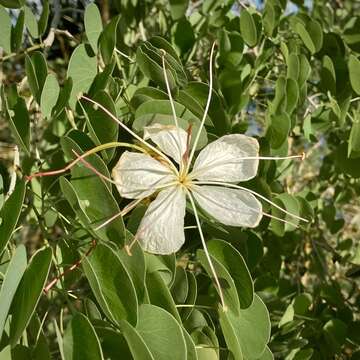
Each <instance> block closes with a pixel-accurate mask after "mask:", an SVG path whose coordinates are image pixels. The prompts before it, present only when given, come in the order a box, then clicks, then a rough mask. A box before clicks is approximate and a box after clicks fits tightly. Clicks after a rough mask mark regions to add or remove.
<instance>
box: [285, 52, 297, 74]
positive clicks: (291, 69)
mask: <svg viewBox="0 0 360 360" xmlns="http://www.w3.org/2000/svg"><path fill="white" fill-rule="evenodd" d="M287 67H288V68H287V78H288V79H293V80H295V81H297V80H298V78H299V73H300V63H299V58H298V56H297V54H296V53H291V54H290V55H289V56H288V59H287Z"/></svg>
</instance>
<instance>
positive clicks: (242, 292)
mask: <svg viewBox="0 0 360 360" xmlns="http://www.w3.org/2000/svg"><path fill="white" fill-rule="evenodd" d="M207 246H208V250H209V253H210V254H211V255H212V256H213V257H214V258H215V259H216V260H217V261H219V262H220V263H221V264H222V265H223V266H224V267H225V268H226V269H227V270H228V272H229V274H230V275H231V277H232V279H233V280H234V283H235V287H236V290H237V293H238V297H239V300H240V308H241V309H246V308H248V307H249V306H250V305H251V304H252V302H253V299H254V285H253V282H252V279H251V275H250V272H249V270H248V268H247V266H246V263H245V260H244V259H243V257H242V256H241V254H240V253H239V252H238V251H237V250H236V249H235V248H234V247H233V246H232V245H231V244H229V243H227V242H226V241H223V240H211V241H209V242H208V243H207Z"/></svg>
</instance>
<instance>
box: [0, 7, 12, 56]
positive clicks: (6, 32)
mask: <svg viewBox="0 0 360 360" xmlns="http://www.w3.org/2000/svg"><path fill="white" fill-rule="evenodd" d="M1 4H2V5H4V4H3V3H1ZM5 6H6V5H5ZM0 33H1V36H0V48H3V49H4V51H5V52H6V53H8V54H10V53H11V20H10V16H9V14H8V12H7V11H6V10H5V8H4V7H2V6H1V5H0Z"/></svg>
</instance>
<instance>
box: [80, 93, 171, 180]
mask: <svg viewBox="0 0 360 360" xmlns="http://www.w3.org/2000/svg"><path fill="white" fill-rule="evenodd" d="M81 99H84V100H86V101H88V102H90V103H92V104H94V105H95V106H97V107H99V108H100V109H101V110H102V111H103V112H104V113H105V114H107V115H108V116H109V117H110V118H111V119H112V120H114V121H115V122H116V123H117V124H119V125H120V126H121V127H122V128H123V129H124V130H125V131H127V132H128V133H129V134H130V135H131V136H133V137H134V138H135V139H136V140H138V141H140V142H141V143H142V144H144V145H146V146H147V147H148V148H150V149H151V150H152V151H154V152H155V153H157V154H158V155H159V156H161V157H162V158H163V159H164V160H165V161H166V162H167V163H168V164H169V165H170V167H171V168H172V169H173V171H174V173H175V174H178V170H177V168H176V167H175V165H174V164H173V163H172V161H171V160H170V159H169V158H168V157H167V156H166V155H165V154H164V153H162V152H161V151H160V150H158V149H157V148H156V147H155V146H152V145H151V144H149V143H148V142H147V141H145V140H144V139H143V138H141V137H140V136H139V135H138V134H136V133H135V132H134V131H132V130H131V129H130V128H129V127H128V126H126V125H125V124H124V123H123V122H121V121H120V120H119V119H118V118H117V117H116V116H114V115H113V114H112V113H111V112H110V111H109V110H108V109H107V108H106V107H104V106H103V105H101V104H99V103H98V102H96V101H95V100H93V99H90V98H88V97H86V96H84V95H82V96H81Z"/></svg>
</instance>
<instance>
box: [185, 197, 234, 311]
mask: <svg viewBox="0 0 360 360" xmlns="http://www.w3.org/2000/svg"><path fill="white" fill-rule="evenodd" d="M187 194H188V196H189V199H190V202H191V206H192V208H193V211H194V215H195V220H196V224H197V228H198V231H199V235H200V239H201V242H202V245H203V248H204V252H205V256H206V259H207V261H208V263H209V266H210V269H211V272H212V274H213V276H214V280H215V284H216V286H217V288H218V292H219V296H220V301H221V305H222V307H223V309H224V310H226V308H227V307H226V304H225V300H224V295H223V292H222V289H221V285H220V281H219V278H218V276H217V274H216V271H215V268H214V265H213V262H212V260H211V257H210V254H209V251H208V249H207V246H206V243H205V238H204V234H203V232H202V228H201V224H200V219H199V215H198V212H197V210H196V206H195V202H194V199H193V197H192V195H191V193H190V191H188V190H187Z"/></svg>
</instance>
